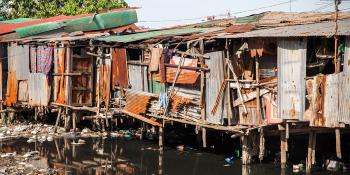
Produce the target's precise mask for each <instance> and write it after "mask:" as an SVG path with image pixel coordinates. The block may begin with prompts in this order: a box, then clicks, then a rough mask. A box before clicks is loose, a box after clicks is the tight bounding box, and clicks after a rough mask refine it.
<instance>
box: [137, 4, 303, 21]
mask: <svg viewBox="0 0 350 175" xmlns="http://www.w3.org/2000/svg"><path fill="white" fill-rule="evenodd" d="M295 1H297V0H289V1H284V2H281V3H277V4H272V5H269V6H263V7H259V8H254V9H249V10H244V11H239V12H234V13H230V14H241V13H246V12H252V11H257V10H261V9H266V8H270V7H275V6H279V5H283V4H289V3H291V2H295ZM213 16H215V17H222V16H227V14H217V15H213ZM205 17H206V16H202V17H196V18H185V19H169V20H153V21H152V20H151V21H147V20H145V21H139V22H178V21H190V20H199V19H204V18H205Z"/></svg>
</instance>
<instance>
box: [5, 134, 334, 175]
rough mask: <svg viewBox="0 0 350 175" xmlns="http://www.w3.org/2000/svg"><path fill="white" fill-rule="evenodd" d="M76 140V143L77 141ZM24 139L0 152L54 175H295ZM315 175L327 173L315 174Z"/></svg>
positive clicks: (102, 140) (86, 141)
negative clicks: (28, 157)
mask: <svg viewBox="0 0 350 175" xmlns="http://www.w3.org/2000/svg"><path fill="white" fill-rule="evenodd" d="M79 139H80V140H79ZM27 140H28V138H15V139H11V140H7V141H3V142H0V146H1V153H2V154H4V153H13V152H16V154H19V155H24V154H26V153H28V152H33V151H37V152H38V154H39V156H38V158H37V159H31V160H28V163H30V164H32V165H34V166H35V167H36V168H38V169H55V170H56V172H57V173H58V174H77V175H87V174H91V175H93V174H98V175H102V174H116V175H124V174H125V175H126V174H129V175H160V174H164V175H179V174H181V175H185V174H193V175H197V174H198V175H213V174H244V175H248V174H259V175H264V174H266V175H274V174H276V175H277V174H278V175H281V174H296V173H292V172H291V170H289V169H287V171H285V172H281V170H280V168H279V165H278V164H272V163H271V164H259V163H256V164H254V165H252V166H249V167H244V166H242V165H241V163H240V161H239V160H234V161H233V162H232V163H231V164H227V163H225V155H220V154H213V153H207V152H199V151H196V150H185V151H179V150H177V149H174V148H168V147H165V148H164V150H163V151H159V150H158V146H157V144H155V143H154V142H148V141H140V140H123V139H117V138H114V137H93V138H67V137H66V138H62V137H61V138H55V139H54V140H52V141H44V142H31V143H27ZM316 174H329V172H317V173H316Z"/></svg>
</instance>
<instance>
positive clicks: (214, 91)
mask: <svg viewBox="0 0 350 175" xmlns="http://www.w3.org/2000/svg"><path fill="white" fill-rule="evenodd" d="M205 56H206V57H209V58H210V59H209V60H205V64H206V65H208V67H209V69H210V71H209V72H208V73H206V83H205V85H206V87H205V102H206V120H207V121H208V122H210V123H214V124H223V119H224V118H226V117H227V107H225V104H227V103H225V100H227V99H226V97H225V95H224V97H223V98H224V99H223V100H221V101H220V104H219V106H218V108H217V111H216V113H215V114H214V115H212V114H211V110H212V108H213V106H214V104H215V101H216V97H217V95H218V93H219V90H220V86H221V83H222V81H224V63H225V61H224V53H223V52H222V51H218V52H211V53H207V54H205Z"/></svg>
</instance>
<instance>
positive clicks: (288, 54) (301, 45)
mask: <svg viewBox="0 0 350 175" xmlns="http://www.w3.org/2000/svg"><path fill="white" fill-rule="evenodd" d="M306 46H307V41H306V40H299V39H297V40H294V39H281V40H279V41H278V42H277V47H278V48H277V67H278V116H279V117H280V118H282V119H298V120H303V115H304V112H305V77H306Z"/></svg>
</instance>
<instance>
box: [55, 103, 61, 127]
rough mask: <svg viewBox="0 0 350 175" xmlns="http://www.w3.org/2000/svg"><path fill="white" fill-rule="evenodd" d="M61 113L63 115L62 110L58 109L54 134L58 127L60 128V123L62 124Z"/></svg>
mask: <svg viewBox="0 0 350 175" xmlns="http://www.w3.org/2000/svg"><path fill="white" fill-rule="evenodd" d="M61 113H62V108H58V112H57V118H56V123H55V129H54V132H56V131H57V127H58V125H59V123H60V120H61Z"/></svg>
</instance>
